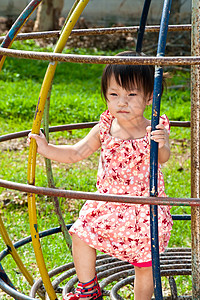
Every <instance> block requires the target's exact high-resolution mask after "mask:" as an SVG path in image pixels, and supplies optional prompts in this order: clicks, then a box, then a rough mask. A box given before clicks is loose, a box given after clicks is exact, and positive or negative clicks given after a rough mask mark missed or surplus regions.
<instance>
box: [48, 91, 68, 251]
mask: <svg viewBox="0 0 200 300" xmlns="http://www.w3.org/2000/svg"><path fill="white" fill-rule="evenodd" d="M50 97H51V88H50V89H49V94H48V97H47V100H46V104H45V109H44V117H43V122H44V131H45V136H46V139H47V141H48V142H49V108H50ZM45 166H46V173H47V180H48V187H50V188H55V184H54V179H53V171H52V165H51V161H50V159H47V158H45ZM50 199H51V200H52V202H53V204H54V209H55V213H56V215H57V218H58V222H59V225H60V228H61V231H62V234H63V237H64V239H65V241H66V244H67V246H68V248H69V250H70V252H71V253H72V240H71V237H70V234H69V232H68V230H67V228H66V225H65V221H64V219H63V216H62V212H61V208H60V204H59V200H58V197H56V196H54V197H50Z"/></svg>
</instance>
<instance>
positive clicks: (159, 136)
mask: <svg viewBox="0 0 200 300" xmlns="http://www.w3.org/2000/svg"><path fill="white" fill-rule="evenodd" d="M146 129H147V132H148V133H149V134H150V139H151V140H153V141H155V142H157V143H158V148H159V149H161V148H162V147H164V146H165V145H166V144H167V143H168V141H169V135H168V132H167V129H166V128H165V126H164V125H163V124H158V125H157V126H156V129H157V130H154V131H151V126H148V127H147V128H146Z"/></svg>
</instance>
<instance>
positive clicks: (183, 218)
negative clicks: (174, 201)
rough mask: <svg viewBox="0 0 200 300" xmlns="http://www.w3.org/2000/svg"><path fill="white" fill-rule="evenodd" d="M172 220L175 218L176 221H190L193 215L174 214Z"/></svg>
mask: <svg viewBox="0 0 200 300" xmlns="http://www.w3.org/2000/svg"><path fill="white" fill-rule="evenodd" d="M172 220H174V221H189V220H191V215H172Z"/></svg>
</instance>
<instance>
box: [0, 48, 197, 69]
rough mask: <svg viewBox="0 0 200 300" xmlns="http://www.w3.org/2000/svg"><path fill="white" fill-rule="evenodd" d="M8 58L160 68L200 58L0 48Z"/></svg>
mask: <svg viewBox="0 0 200 300" xmlns="http://www.w3.org/2000/svg"><path fill="white" fill-rule="evenodd" d="M1 54H2V55H7V56H10V57H18V58H25V59H37V60H47V61H52V64H53V62H58V61H61V62H71V63H87V64H121V65H123V64H129V65H162V66H164V65H165V66H174V65H177V66H189V65H199V64H200V56H194V57H192V56H184V57H182V56H167V57H152V56H142V57H141V56H136V57H134V56H132V57H128V56H125V57H123V56H95V55H78V54H62V53H49V52H35V51H24V50H13V49H6V48H0V55H1Z"/></svg>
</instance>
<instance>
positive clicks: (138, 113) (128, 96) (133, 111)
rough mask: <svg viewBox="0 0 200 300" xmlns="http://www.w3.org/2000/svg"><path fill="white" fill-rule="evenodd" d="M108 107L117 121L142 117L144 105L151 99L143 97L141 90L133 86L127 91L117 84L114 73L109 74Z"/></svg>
mask: <svg viewBox="0 0 200 300" xmlns="http://www.w3.org/2000/svg"><path fill="white" fill-rule="evenodd" d="M106 96H107V105H108V109H109V111H110V113H111V115H113V116H114V117H115V118H117V119H118V120H119V121H120V120H121V121H123V122H125V121H128V122H130V120H131V119H134V118H136V117H143V113H144V110H145V107H146V105H150V104H151V102H152V99H151V98H150V97H145V96H144V93H143V91H141V90H139V89H137V87H133V89H132V90H130V91H128V90H125V89H124V88H122V87H121V86H120V85H118V84H117V82H116V80H115V77H114V75H112V76H111V78H110V82H109V86H108V90H107V95H106Z"/></svg>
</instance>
